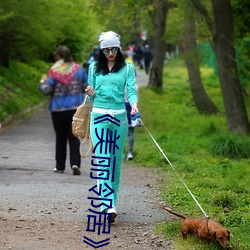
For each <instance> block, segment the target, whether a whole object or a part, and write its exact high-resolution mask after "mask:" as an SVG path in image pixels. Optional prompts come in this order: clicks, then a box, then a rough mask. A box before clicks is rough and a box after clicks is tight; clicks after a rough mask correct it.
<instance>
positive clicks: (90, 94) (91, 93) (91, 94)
mask: <svg viewBox="0 0 250 250" xmlns="http://www.w3.org/2000/svg"><path fill="white" fill-rule="evenodd" d="M85 92H86V94H87V95H88V96H95V90H94V89H93V88H92V87H90V86H88V87H87V88H86V89H85Z"/></svg>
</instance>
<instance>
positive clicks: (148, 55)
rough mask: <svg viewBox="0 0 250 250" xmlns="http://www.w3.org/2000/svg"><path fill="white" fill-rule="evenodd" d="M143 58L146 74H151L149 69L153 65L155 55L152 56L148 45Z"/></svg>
mask: <svg viewBox="0 0 250 250" xmlns="http://www.w3.org/2000/svg"><path fill="white" fill-rule="evenodd" d="M143 57H144V67H145V71H146V74H148V73H149V69H150V65H151V61H152V59H153V55H152V51H151V49H150V48H149V46H148V45H147V44H146V45H145V49H144V52H143Z"/></svg>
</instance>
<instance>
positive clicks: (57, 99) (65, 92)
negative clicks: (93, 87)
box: [39, 45, 87, 175]
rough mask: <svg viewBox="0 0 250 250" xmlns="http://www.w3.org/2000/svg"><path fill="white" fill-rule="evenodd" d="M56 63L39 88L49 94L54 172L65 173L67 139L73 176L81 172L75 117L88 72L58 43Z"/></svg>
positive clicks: (82, 97) (82, 98) (81, 100)
mask: <svg viewBox="0 0 250 250" xmlns="http://www.w3.org/2000/svg"><path fill="white" fill-rule="evenodd" d="M54 56H55V59H56V62H55V63H54V65H53V66H52V67H51V68H50V69H49V72H48V75H47V76H46V77H43V78H42V79H41V82H40V84H39V89H40V91H41V92H42V93H43V94H45V95H50V96H51V99H50V104H49V110H50V112H51V117H52V123H53V127H54V130H55V135H56V152H55V160H56V166H55V168H54V172H55V173H64V170H65V168H66V156H67V142H69V157H70V166H71V168H72V170H73V175H80V174H81V171H80V166H81V156H80V152H79V146H80V142H79V140H78V138H76V137H75V136H74V135H73V134H72V130H71V126H72V117H73V115H74V113H75V111H76V109H77V107H78V106H79V105H81V104H82V102H83V100H84V93H85V88H86V86H87V74H86V72H85V71H84V69H83V68H82V67H81V66H80V65H79V64H77V63H76V62H74V61H73V58H72V56H71V52H70V50H69V48H68V47H67V46H64V45H62V46H59V47H58V48H57V49H56V51H55V53H54Z"/></svg>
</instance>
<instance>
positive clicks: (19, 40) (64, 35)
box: [0, 0, 95, 67]
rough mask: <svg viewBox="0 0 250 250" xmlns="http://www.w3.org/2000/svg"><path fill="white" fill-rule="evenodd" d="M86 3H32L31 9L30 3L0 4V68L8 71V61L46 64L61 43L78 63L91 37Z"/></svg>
mask: <svg viewBox="0 0 250 250" xmlns="http://www.w3.org/2000/svg"><path fill="white" fill-rule="evenodd" d="M88 2H89V1H86V0H79V1H74V2H69V1H68V2H67V1H66V2H65V1H64V0H57V1H44V0H36V2H35V8H34V1H33V0H25V1H16V0H1V1H0V14H1V18H0V64H2V65H4V66H5V67H8V66H9V62H10V60H12V59H14V60H16V59H17V60H21V61H24V62H29V61H32V60H34V59H42V60H46V61H47V60H48V59H49V57H50V55H51V54H52V52H53V51H54V49H55V48H56V47H57V46H58V45H59V44H62V43H65V44H66V45H67V46H68V47H69V48H70V49H71V51H72V54H73V57H74V58H77V59H79V60H82V56H83V55H82V54H83V53H82V52H83V50H84V49H86V48H88V46H89V44H90V47H89V48H91V47H92V46H93V45H92V41H93V37H94V29H93V27H94V26H95V20H94V19H93V18H92V17H91V14H92V12H90V11H85V9H86V6H87V4H88ZM89 15H90V16H89ZM88 27H92V28H91V29H90V28H88Z"/></svg>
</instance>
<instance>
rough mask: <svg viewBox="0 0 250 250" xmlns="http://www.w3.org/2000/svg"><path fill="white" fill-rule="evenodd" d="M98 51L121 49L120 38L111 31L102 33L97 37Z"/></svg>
mask: <svg viewBox="0 0 250 250" xmlns="http://www.w3.org/2000/svg"><path fill="white" fill-rule="evenodd" d="M99 42H100V49H104V48H109V47H110V48H111V47H119V48H121V47H120V46H121V43H120V36H119V35H118V34H116V33H115V32H113V31H107V32H103V33H101V34H100V36H99Z"/></svg>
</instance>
